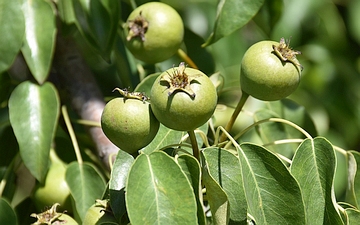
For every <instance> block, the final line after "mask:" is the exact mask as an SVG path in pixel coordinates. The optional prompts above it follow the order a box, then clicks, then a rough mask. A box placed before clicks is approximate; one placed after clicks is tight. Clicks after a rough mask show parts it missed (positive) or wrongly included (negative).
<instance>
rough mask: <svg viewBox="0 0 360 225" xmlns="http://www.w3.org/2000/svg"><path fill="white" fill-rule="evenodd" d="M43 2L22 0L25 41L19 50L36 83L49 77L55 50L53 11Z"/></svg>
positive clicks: (46, 2)
mask: <svg viewBox="0 0 360 225" xmlns="http://www.w3.org/2000/svg"><path fill="white" fill-rule="evenodd" d="M51 4H52V3H50V2H49V1H44V0H23V5H22V10H23V14H24V17H25V18H26V19H25V40H24V45H23V47H22V49H21V51H22V53H23V55H24V58H25V61H26V63H27V65H28V66H29V68H30V71H31V73H32V74H33V76H34V77H35V79H36V81H37V82H38V83H40V84H42V83H44V81H45V80H46V78H47V77H48V75H49V72H50V67H51V63H52V58H53V52H54V49H55V36H56V25H55V9H53V7H52V5H51Z"/></svg>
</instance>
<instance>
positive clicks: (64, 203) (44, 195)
mask: <svg viewBox="0 0 360 225" xmlns="http://www.w3.org/2000/svg"><path fill="white" fill-rule="evenodd" d="M50 159H51V165H50V168H49V171H48V173H47V175H46V179H45V183H44V185H41V184H37V186H36V187H35V189H34V192H33V194H32V199H33V201H34V203H35V207H36V209H37V210H38V211H43V210H44V209H46V208H48V207H49V206H52V205H53V204H55V203H58V204H60V205H59V209H60V210H66V211H67V212H71V211H72V207H71V201H70V190H69V187H68V185H67V183H66V180H65V173H66V164H65V163H64V162H62V161H61V159H60V158H58V156H57V155H56V153H55V152H54V151H51V152H50Z"/></svg>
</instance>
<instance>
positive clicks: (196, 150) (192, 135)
mask: <svg viewBox="0 0 360 225" xmlns="http://www.w3.org/2000/svg"><path fill="white" fill-rule="evenodd" d="M188 134H189V138H190V142H191V146H192V149H193V155H194V157H195V158H196V159H197V160H198V161H199V162H200V156H199V155H200V150H199V147H198V145H197V141H196V136H195V132H194V130H190V131H188Z"/></svg>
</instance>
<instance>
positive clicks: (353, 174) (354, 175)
mask: <svg viewBox="0 0 360 225" xmlns="http://www.w3.org/2000/svg"><path fill="white" fill-rule="evenodd" d="M347 160H348V162H347V165H348V186H347V189H346V201H347V202H349V203H351V204H352V205H354V206H355V207H356V208H359V206H360V172H359V171H360V153H359V152H356V151H348V152H347Z"/></svg>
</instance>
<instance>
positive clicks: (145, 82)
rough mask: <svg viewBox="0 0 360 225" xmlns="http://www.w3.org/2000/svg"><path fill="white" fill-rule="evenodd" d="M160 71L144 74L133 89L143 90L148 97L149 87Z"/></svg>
mask: <svg viewBox="0 0 360 225" xmlns="http://www.w3.org/2000/svg"><path fill="white" fill-rule="evenodd" d="M160 74H161V73H153V74H150V75H148V76H146V77H145V78H144V79H143V80H142V81H141V82H140V83H139V84H138V85H137V86H136V88H135V90H134V91H137V92H144V93H145V95H146V96H148V97H150V92H151V88H152V86H153V84H154V82H155V80H156V78H157V77H158V76H159V75H160Z"/></svg>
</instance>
